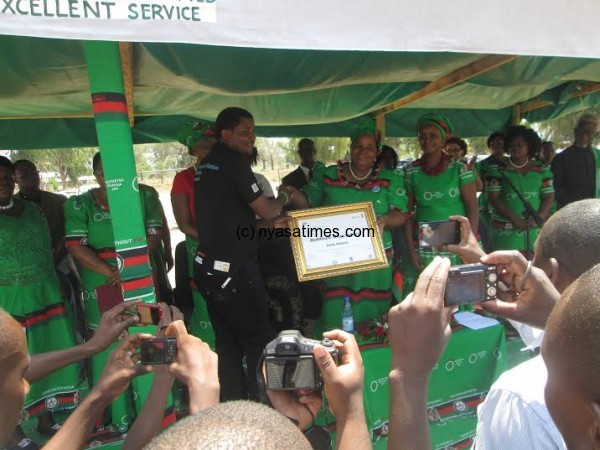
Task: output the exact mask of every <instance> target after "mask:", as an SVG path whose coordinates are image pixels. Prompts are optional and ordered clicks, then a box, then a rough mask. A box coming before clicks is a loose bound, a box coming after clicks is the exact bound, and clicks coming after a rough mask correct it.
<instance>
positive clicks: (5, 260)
mask: <svg viewBox="0 0 600 450" xmlns="http://www.w3.org/2000/svg"><path fill="white" fill-rule="evenodd" d="M14 177H15V168H14V166H13V164H12V163H11V162H10V161H9V160H8V159H7V158H5V157H3V156H0V230H1V231H0V248H1V249H2V251H1V252H0V307H1V308H3V309H4V310H5V311H6V312H8V313H9V314H10V315H11V316H13V317H14V318H15V319H16V320H17V321H18V322H19V323H20V325H21V327H22V328H23V330H24V332H25V334H26V335H27V346H28V348H29V353H30V354H32V355H35V354H38V353H43V352H50V351H54V350H61V349H65V348H69V347H72V346H74V345H75V337H74V333H73V329H74V326H73V324H72V323H71V320H69V319H70V318H69V317H68V313H67V310H66V309H65V299H64V297H63V295H62V292H61V288H60V283H59V281H58V277H57V275H56V272H55V271H54V262H53V259H52V248H51V239H50V231H49V230H48V225H47V223H46V219H45V218H44V215H43V214H42V212H41V210H40V209H39V207H38V206H37V205H35V204H34V203H32V202H28V201H23V200H20V199H16V198H14V189H15V178H14ZM2 363H3V364H9V363H10V360H5V361H3V362H2ZM4 381H5V380H2V381H0V382H4ZM78 384H79V368H78V366H77V365H74V364H72V365H69V366H67V367H65V368H63V369H61V370H58V371H57V372H54V373H52V374H51V375H48V376H47V377H45V378H43V379H41V380H39V381H36V382H35V383H33V384H32V385H31V389H30V391H29V394H28V395H27V398H26V400H25V404H24V408H23V413H22V417H23V418H25V419H27V418H29V417H35V416H37V417H38V418H42V417H43V418H44V420H40V422H39V423H38V430H39V431H40V432H42V433H46V434H51V433H53V432H56V427H55V428H54V429H52V425H53V422H52V418H51V417H50V416H49V413H52V412H57V411H61V410H67V409H71V408H74V407H75V406H76V405H77V402H78V398H79V386H78ZM3 403H4V399H1V400H0V404H3ZM14 413H15V414H16V415H18V411H14ZM22 438H24V436H23V435H22V433H21V434H20V435H19V436H18V437H17V439H16V440H17V441H21V439H22ZM25 444H26V442H25ZM25 444H22V445H21V446H24V445H25Z"/></svg>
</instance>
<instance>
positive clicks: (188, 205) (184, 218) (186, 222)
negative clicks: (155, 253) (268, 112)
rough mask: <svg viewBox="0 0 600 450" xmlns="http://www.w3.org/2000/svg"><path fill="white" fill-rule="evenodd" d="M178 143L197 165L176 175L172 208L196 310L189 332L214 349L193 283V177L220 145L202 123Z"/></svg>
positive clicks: (195, 241)
mask: <svg viewBox="0 0 600 450" xmlns="http://www.w3.org/2000/svg"><path fill="white" fill-rule="evenodd" d="M177 140H178V141H179V142H181V143H182V144H183V145H185V146H186V147H187V148H188V153H189V154H190V155H192V156H195V157H196V164H194V165H193V166H192V167H188V168H187V169H185V170H182V171H181V172H178V173H177V174H176V175H175V179H174V180H173V188H172V189H171V205H173V215H174V216H175V220H176V221H177V225H178V226H179V230H180V231H181V232H182V233H184V234H185V246H186V249H187V256H188V274H189V282H190V283H191V285H192V289H191V292H192V299H193V302H194V311H193V313H192V318H191V323H190V333H192V334H193V335H194V336H196V337H197V338H200V339H202V341H203V342H206V343H207V344H208V345H209V346H210V347H211V348H213V349H214V348H215V332H214V331H213V328H212V324H211V323H210V317H209V316H208V309H207V307H206V300H204V297H202V294H201V293H200V291H199V290H198V289H197V288H196V286H195V284H194V281H193V279H194V258H195V256H196V248H197V247H198V231H197V230H196V218H195V217H194V215H195V209H194V177H195V176H196V166H198V164H200V161H202V160H203V159H204V158H205V157H206V156H207V155H208V154H209V153H210V151H211V150H212V148H213V147H214V145H215V144H216V142H217V135H216V133H215V130H214V127H213V126H212V125H203V124H201V123H199V122H188V123H186V124H185V125H184V126H183V127H182V129H181V130H180V131H179V135H178V136H177Z"/></svg>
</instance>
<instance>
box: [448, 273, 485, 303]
mask: <svg viewBox="0 0 600 450" xmlns="http://www.w3.org/2000/svg"><path fill="white" fill-rule="evenodd" d="M484 300H485V274H484V272H480V271H477V272H471V273H466V274H464V273H463V274H460V275H457V276H452V277H450V278H448V284H447V285H446V296H445V303H446V305H459V304H461V303H478V302H482V301H484Z"/></svg>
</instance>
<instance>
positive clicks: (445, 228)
mask: <svg viewBox="0 0 600 450" xmlns="http://www.w3.org/2000/svg"><path fill="white" fill-rule="evenodd" d="M418 230H419V247H425V248H426V247H443V246H444V245H450V244H453V245H457V244H458V243H460V224H459V223H458V222H456V221H454V220H440V221H433V222H419V225H418Z"/></svg>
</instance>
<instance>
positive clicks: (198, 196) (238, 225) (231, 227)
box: [194, 143, 262, 264]
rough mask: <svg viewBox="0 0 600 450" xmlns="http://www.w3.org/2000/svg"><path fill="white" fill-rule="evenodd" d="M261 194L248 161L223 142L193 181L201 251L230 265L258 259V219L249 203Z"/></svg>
mask: <svg viewBox="0 0 600 450" xmlns="http://www.w3.org/2000/svg"><path fill="white" fill-rule="evenodd" d="M261 195H262V190H261V189H260V187H259V186H258V183H257V182H256V179H255V178H254V175H253V174H252V170H251V168H250V163H249V162H248V159H247V158H246V157H244V155H242V154H240V153H238V152H236V151H234V150H233V149H231V148H230V147H228V146H227V145H225V144H223V143H218V144H217V145H215V147H214V149H213V150H212V151H211V152H210V154H209V155H208V156H207V157H206V158H205V159H203V160H202V163H201V164H200V166H198V170H197V172H196V177H195V181H194V208H195V212H196V228H197V229H198V240H199V241H200V245H199V247H198V248H199V250H200V251H202V252H203V253H204V254H205V255H206V256H207V257H208V258H210V259H211V260H218V261H224V262H228V263H242V264H243V263H245V262H248V261H249V260H251V261H254V260H256V252H257V241H256V239H255V238H256V236H254V233H255V232H256V219H255V214H254V211H253V210H252V208H250V206H249V204H250V203H252V202H253V201H254V200H256V199H257V198H258V197H260V196H261Z"/></svg>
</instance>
